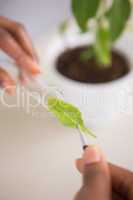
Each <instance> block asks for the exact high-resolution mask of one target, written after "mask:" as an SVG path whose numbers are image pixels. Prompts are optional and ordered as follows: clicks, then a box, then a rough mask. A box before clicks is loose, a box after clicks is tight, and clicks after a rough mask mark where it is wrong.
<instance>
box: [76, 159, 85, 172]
mask: <svg viewBox="0 0 133 200" xmlns="http://www.w3.org/2000/svg"><path fill="white" fill-rule="evenodd" d="M75 165H76V168H77V170H78V171H79V172H80V173H81V174H82V173H83V170H84V161H83V159H82V158H79V159H77V160H76V161H75Z"/></svg>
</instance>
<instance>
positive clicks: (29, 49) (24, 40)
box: [0, 16, 40, 93]
mask: <svg viewBox="0 0 133 200" xmlns="http://www.w3.org/2000/svg"><path fill="white" fill-rule="evenodd" d="M0 49H1V50H3V51H4V52H5V53H6V54H7V55H9V56H10V57H11V58H12V59H13V60H14V61H15V63H16V65H17V66H18V70H19V79H20V80H21V82H23V83H24V82H26V80H27V78H28V76H34V75H37V74H38V73H40V69H39V65H38V63H37V62H38V61H37V56H36V53H35V50H34V48H33V45H32V42H31V40H30V37H29V36H28V34H27V31H26V29H25V28H24V26H23V25H22V24H20V23H19V22H16V21H13V20H10V19H7V18H6V17H3V16H0ZM3 67H4V66H3ZM3 67H2V66H0V87H2V88H4V89H6V91H7V92H8V93H13V92H14V88H15V87H14V86H15V80H13V79H12V77H11V76H10V74H9V73H7V72H6V71H5V70H4V68H3Z"/></svg>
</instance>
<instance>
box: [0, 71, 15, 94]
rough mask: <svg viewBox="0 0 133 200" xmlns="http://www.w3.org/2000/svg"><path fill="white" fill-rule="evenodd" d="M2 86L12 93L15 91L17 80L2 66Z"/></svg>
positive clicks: (0, 79)
mask: <svg viewBox="0 0 133 200" xmlns="http://www.w3.org/2000/svg"><path fill="white" fill-rule="evenodd" d="M0 87H2V88H4V89H5V91H6V92H7V93H8V94H10V95H12V94H14V93H15V81H14V80H13V79H12V78H11V76H10V75H9V74H8V73H7V72H6V71H5V70H3V69H2V68H0Z"/></svg>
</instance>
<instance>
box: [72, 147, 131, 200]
mask: <svg viewBox="0 0 133 200" xmlns="http://www.w3.org/2000/svg"><path fill="white" fill-rule="evenodd" d="M76 167H77V169H78V170H79V172H80V173H81V174H82V175H83V186H82V188H81V189H80V191H79V192H78V193H77V195H76V197H75V200H112V199H113V200H133V173H132V172H130V171H128V170H126V169H123V168H120V167H117V166H114V165H112V164H108V163H107V161H106V158H105V155H104V154H103V153H102V151H101V150H100V149H99V148H98V147H95V146H90V147H88V148H87V149H86V150H85V152H84V155H83V158H82V159H78V160H77V161H76Z"/></svg>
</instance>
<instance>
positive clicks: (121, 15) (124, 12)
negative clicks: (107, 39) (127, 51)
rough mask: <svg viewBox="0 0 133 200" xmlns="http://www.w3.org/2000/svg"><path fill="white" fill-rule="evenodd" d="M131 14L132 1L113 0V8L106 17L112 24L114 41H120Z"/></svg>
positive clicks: (111, 31)
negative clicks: (119, 38)
mask: <svg viewBox="0 0 133 200" xmlns="http://www.w3.org/2000/svg"><path fill="white" fill-rule="evenodd" d="M130 14H131V3H130V0H113V3H112V6H111V8H110V9H109V11H108V12H107V14H106V16H107V18H108V20H109V24H110V33H111V39H112V41H115V40H116V39H118V37H119V36H120V35H121V33H122V32H123V30H124V28H125V26H126V23H127V20H128V18H129V17H130Z"/></svg>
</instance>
